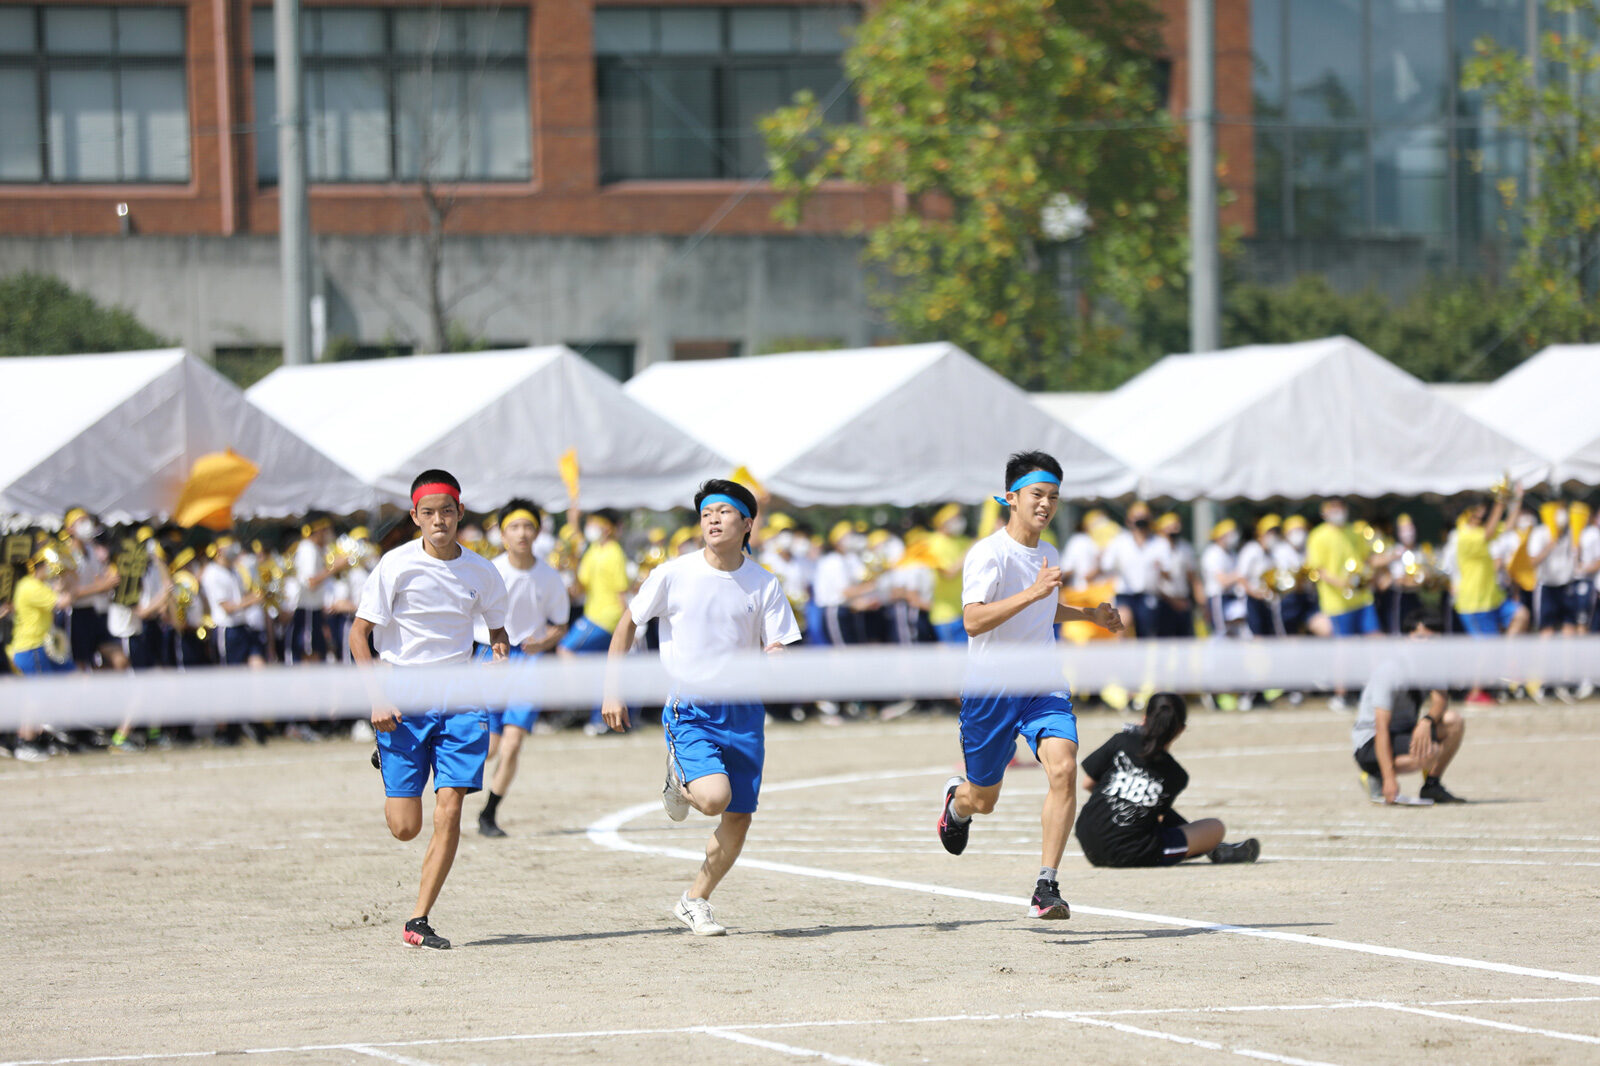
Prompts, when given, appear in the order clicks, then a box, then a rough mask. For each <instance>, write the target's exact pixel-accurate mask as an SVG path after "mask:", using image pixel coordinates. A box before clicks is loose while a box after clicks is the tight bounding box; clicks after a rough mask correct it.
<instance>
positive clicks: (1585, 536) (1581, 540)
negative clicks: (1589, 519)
mask: <svg viewBox="0 0 1600 1066" xmlns="http://www.w3.org/2000/svg"><path fill="white" fill-rule="evenodd" d="M1595 563H1600V526H1586V527H1585V528H1584V531H1583V532H1582V533H1581V534H1579V536H1578V566H1579V567H1580V568H1582V569H1583V570H1584V571H1586V573H1585V574H1584V577H1585V578H1586V579H1587V580H1591V581H1592V580H1594V578H1595V575H1594V574H1590V573H1587V570H1588V569H1589V567H1592V566H1594V564H1595Z"/></svg>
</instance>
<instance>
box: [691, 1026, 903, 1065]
mask: <svg viewBox="0 0 1600 1066" xmlns="http://www.w3.org/2000/svg"><path fill="white" fill-rule="evenodd" d="M700 1032H702V1033H704V1034H705V1035H706V1036H714V1037H717V1038H718V1039H720V1040H731V1041H733V1042H734V1043H735V1044H748V1045H749V1046H750V1047H759V1048H766V1049H767V1050H768V1051H780V1052H782V1053H783V1054H785V1055H793V1056H794V1057H795V1058H800V1059H821V1060H822V1061H823V1062H833V1063H838V1066H882V1063H877V1062H873V1061H872V1060H871V1059H853V1058H850V1057H849V1056H848V1055H835V1054H833V1053H831V1052H828V1051H816V1050H814V1049H812V1048H805V1047H795V1046H794V1045H793V1044H780V1043H778V1042H777V1041H776V1040H762V1039H761V1038H760V1037H758V1036H750V1035H748V1034H746V1033H740V1032H736V1031H734V1030H732V1029H702V1030H700Z"/></svg>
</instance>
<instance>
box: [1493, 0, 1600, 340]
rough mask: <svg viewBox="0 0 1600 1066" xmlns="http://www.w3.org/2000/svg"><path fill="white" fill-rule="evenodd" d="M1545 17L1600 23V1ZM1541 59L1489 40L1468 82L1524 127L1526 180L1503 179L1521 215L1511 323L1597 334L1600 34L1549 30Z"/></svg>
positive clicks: (1551, 332) (1564, 335)
mask: <svg viewBox="0 0 1600 1066" xmlns="http://www.w3.org/2000/svg"><path fill="white" fill-rule="evenodd" d="M1543 8H1544V12H1545V16H1546V20H1547V22H1546V24H1547V25H1548V24H1554V25H1567V24H1568V19H1569V17H1571V21H1572V22H1573V23H1575V24H1577V25H1578V26H1579V27H1582V26H1583V25H1584V24H1587V25H1589V26H1590V27H1592V26H1593V25H1594V24H1595V22H1596V20H1600V0H1548V2H1547V3H1546V4H1544V5H1543ZM1537 50H1538V56H1537V58H1533V57H1530V56H1528V55H1526V54H1524V53H1522V52H1519V51H1516V50H1513V49H1510V48H1506V47H1503V46H1502V45H1500V44H1498V43H1497V42H1495V41H1493V40H1491V39H1489V38H1483V39H1481V40H1479V41H1477V42H1476V43H1475V44H1474V46H1473V53H1474V54H1473V57H1472V58H1471V59H1470V60H1468V62H1467V64H1466V66H1465V68H1464V70H1463V73H1462V85H1463V87H1464V88H1466V89H1469V90H1482V92H1483V96H1484V103H1485V105H1486V106H1487V107H1488V108H1491V109H1492V110H1493V111H1494V112H1495V113H1496V114H1497V115H1498V116H1499V121H1500V123H1501V125H1503V126H1505V127H1509V128H1513V129H1517V128H1520V129H1522V130H1524V131H1525V132H1526V134H1527V137H1528V143H1529V148H1530V154H1531V160H1530V168H1529V175H1528V178H1527V179H1526V180H1518V179H1517V178H1514V177H1513V178H1506V179H1504V180H1502V181H1501V182H1500V183H1499V192H1500V195H1501V196H1502V197H1503V198H1504V199H1505V201H1506V204H1507V206H1509V207H1513V208H1515V209H1516V211H1517V213H1518V216H1519V217H1520V219H1521V223H1522V226H1521V232H1520V237H1521V241H1522V247H1521V251H1520V253H1519V255H1518V257H1517V261H1516V264H1515V266H1514V267H1513V268H1512V280H1513V283H1514V285H1515V286H1516V287H1517V289H1518V291H1519V292H1520V293H1521V295H1522V298H1523V303H1524V308H1523V310H1522V312H1521V313H1520V314H1519V315H1518V316H1517V317H1516V319H1514V320H1513V321H1512V322H1510V323H1508V326H1509V327H1510V328H1511V329H1513V330H1514V331H1516V332H1517V333H1519V334H1520V336H1521V337H1522V338H1523V339H1524V340H1525V342H1526V343H1528V344H1534V343H1536V342H1537V341H1538V340H1539V339H1540V338H1541V337H1545V338H1550V339H1551V340H1557V339H1558V340H1562V341H1567V342H1576V341H1579V340H1584V339H1592V338H1594V337H1596V336H1597V335H1600V305H1597V303H1596V299H1597V297H1600V49H1597V48H1596V44H1595V41H1594V39H1593V35H1592V34H1591V35H1590V36H1588V37H1585V35H1584V34H1583V33H1582V32H1581V30H1580V32H1578V33H1572V34H1563V33H1561V32H1558V31H1553V30H1552V31H1550V32H1546V33H1544V34H1542V35H1541V36H1540V38H1539V41H1538V49H1537Z"/></svg>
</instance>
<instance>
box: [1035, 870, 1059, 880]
mask: <svg viewBox="0 0 1600 1066" xmlns="http://www.w3.org/2000/svg"><path fill="white" fill-rule="evenodd" d="M1039 880H1041V881H1052V882H1053V881H1056V880H1057V877H1056V868H1055V867H1054V866H1041V867H1039Z"/></svg>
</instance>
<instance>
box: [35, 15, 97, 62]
mask: <svg viewBox="0 0 1600 1066" xmlns="http://www.w3.org/2000/svg"><path fill="white" fill-rule="evenodd" d="M44 40H45V48H46V49H47V50H49V51H51V52H57V53H60V52H72V53H86V52H87V53H93V54H95V55H107V54H109V53H110V52H111V9H110V8H108V7H49V8H45V10H44Z"/></svg>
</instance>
